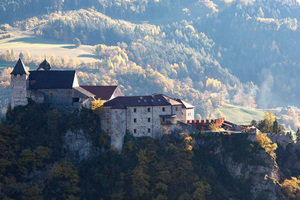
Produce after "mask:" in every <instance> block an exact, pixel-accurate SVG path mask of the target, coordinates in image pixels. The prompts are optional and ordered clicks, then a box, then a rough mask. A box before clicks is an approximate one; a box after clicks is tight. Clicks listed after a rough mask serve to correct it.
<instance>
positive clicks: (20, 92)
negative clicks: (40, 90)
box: [11, 58, 29, 109]
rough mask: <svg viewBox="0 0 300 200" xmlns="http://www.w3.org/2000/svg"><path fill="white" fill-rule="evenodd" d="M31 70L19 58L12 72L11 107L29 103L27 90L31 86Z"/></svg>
mask: <svg viewBox="0 0 300 200" xmlns="http://www.w3.org/2000/svg"><path fill="white" fill-rule="evenodd" d="M28 77H29V72H28V71H27V70H26V68H25V66H24V63H23V62H22V60H21V59H20V58H19V60H18V62H17V64H16V66H15V67H14V69H13V71H12V72H11V108H12V109H13V108H14V107H15V106H19V105H22V106H25V105H27V90H28V87H29V80H28Z"/></svg>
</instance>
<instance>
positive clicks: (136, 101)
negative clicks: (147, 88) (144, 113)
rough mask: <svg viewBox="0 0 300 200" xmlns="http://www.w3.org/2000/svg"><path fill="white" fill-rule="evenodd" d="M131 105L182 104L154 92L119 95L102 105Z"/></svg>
mask: <svg viewBox="0 0 300 200" xmlns="http://www.w3.org/2000/svg"><path fill="white" fill-rule="evenodd" d="M121 105H122V107H124V106H125V107H132V106H168V105H182V104H181V103H179V102H178V101H175V100H174V99H171V98H169V97H167V96H165V95H163V94H154V95H148V96H119V97H116V98H114V99H112V100H110V101H107V102H105V103H104V106H112V107H113V108H115V107H120V106H121Z"/></svg>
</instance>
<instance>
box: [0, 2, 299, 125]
mask: <svg viewBox="0 0 300 200" xmlns="http://www.w3.org/2000/svg"><path fill="white" fill-rule="evenodd" d="M0 7H1V11H3V12H1V14H0V22H1V23H2V25H1V27H0V30H1V31H0V38H4V39H1V40H0V52H1V53H2V54H1V55H0V57H1V61H0V62H1V67H3V65H5V66H10V67H13V65H14V62H13V60H14V59H16V58H17V56H18V54H19V53H20V52H22V53H23V54H25V52H26V55H27V58H26V59H27V60H26V61H25V63H26V64H27V65H28V66H29V67H30V68H33V69H34V68H36V66H37V65H38V64H39V62H40V61H41V59H43V58H44V56H47V58H49V59H48V60H50V63H51V64H52V65H53V66H54V67H56V68H72V69H74V68H76V69H77V70H78V71H80V72H82V73H81V77H79V78H80V81H81V83H82V84H87V83H88V84H104V85H106V84H119V85H121V88H123V92H124V94H126V95H143V94H151V93H165V94H167V95H169V96H171V97H173V96H176V97H180V98H182V99H184V100H187V101H189V102H191V103H192V104H194V105H195V106H196V107H197V110H196V114H197V118H198V119H199V118H215V117H220V116H224V113H222V107H223V106H224V104H225V103H230V104H234V105H239V106H245V107H246V108H245V109H246V110H247V107H251V108H255V107H258V108H263V109H270V108H273V107H276V106H283V107H287V106H288V105H296V106H297V105H298V101H297V99H298V98H299V97H298V94H299V92H298V90H299V89H298V87H297V86H298V85H299V84H298V79H297V77H296V75H297V74H298V70H299V66H298V65H299V64H298V63H299V60H298V56H297V55H298V54H299V48H298V45H297V44H298V43H299V42H298V40H299V39H298V37H297V35H298V31H299V28H298V19H299V9H298V8H299V3H298V2H297V1H291V0H285V1H275V2H272V1H227V0H226V1H223V0H214V1H211V0H208V1H206V0H205V1H202V0H200V1H199V0H197V1H196V0H188V1H183V0H178V1H167V0H163V1H155V0H149V1H145V0H142V1H117V0H113V1H106V0H104V1H88V2H84V1H72V0H68V1H62V0H58V1H53V2H43V1H25V2H21V1H10V0H9V1H5V2H2V3H0ZM5 38H6V39H5ZM75 38H77V39H78V40H79V41H80V43H81V46H79V47H78V48H75V45H74V39H75ZM7 49H13V50H14V52H11V51H7ZM12 54H13V55H12ZM28 54H29V57H28ZM2 76H6V75H5V74H4V75H2ZM6 80H7V78H6V77H4V78H1V80H0V81H2V82H1V83H2V85H3V87H2V88H6V87H8V89H9V84H8V83H7V82H6ZM137 84H138V85H139V86H140V87H136V85H137ZM6 91H8V90H5V91H4V93H5V95H4V96H5V98H6V97H7V96H8V94H7V93H6ZM1 98H2V97H1ZM1 101H2V102H8V100H7V99H1ZM4 108H5V106H4V107H3V108H2V110H3V109H4ZM288 109H289V108H288ZM220 111H221V112H220ZM279 113H280V114H279V117H281V115H286V113H287V111H286V110H285V108H284V109H283V111H282V112H279ZM295 113H296V116H295V117H294V119H295V118H296V119H295V120H296V121H295V120H294V122H287V124H289V125H290V126H291V127H293V128H292V129H293V130H296V129H295V128H294V127H297V126H298V124H299V117H298V113H299V111H298V109H297V108H296V110H295ZM246 115H247V111H246ZM292 116H293V115H292ZM228 117H229V118H230V116H228ZM245 119H247V120H248V117H245ZM282 120H283V121H286V118H282ZM289 121H291V120H290V119H289ZM240 122H243V123H249V121H242V120H240ZM289 125H287V126H289Z"/></svg>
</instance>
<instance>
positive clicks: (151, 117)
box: [11, 59, 194, 150]
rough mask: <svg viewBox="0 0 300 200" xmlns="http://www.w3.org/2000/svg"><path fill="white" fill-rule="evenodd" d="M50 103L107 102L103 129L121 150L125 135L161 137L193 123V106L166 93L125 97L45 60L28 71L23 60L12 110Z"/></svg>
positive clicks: (86, 104) (16, 73)
mask: <svg viewBox="0 0 300 200" xmlns="http://www.w3.org/2000/svg"><path fill="white" fill-rule="evenodd" d="M27 98H31V99H32V100H33V101H34V102H36V103H50V104H59V105H66V106H71V107H73V108H80V107H81V106H84V107H87V108H90V107H91V102H92V101H94V100H96V99H100V100H102V101H103V102H104V105H103V110H102V113H101V117H100V119H101V129H102V130H103V131H106V132H107V133H109V134H110V136H111V144H112V145H113V146H114V147H115V148H116V149H118V150H121V149H122V146H123V140H124V136H125V134H126V133H128V134H131V135H132V136H134V137H143V136H149V137H152V138H160V137H161V136H162V134H164V133H166V132H168V131H172V130H174V129H176V125H177V123H178V121H180V122H183V123H187V121H191V120H194V106H193V105H191V104H189V103H187V102H185V101H182V100H180V99H172V98H170V97H167V96H165V95H163V94H153V95H147V96H123V94H122V92H121V91H120V89H119V88H118V87H117V86H80V85H79V83H78V79H77V75H76V72H75V71H72V70H52V68H51V66H50V64H49V63H48V62H47V61H46V60H44V62H42V63H41V64H40V66H39V67H38V69H37V70H32V71H27V70H26V68H25V66H24V64H23V62H22V61H21V59H19V60H18V62H17V64H16V66H15V67H14V69H13V71H12V73H11V107H12V108H14V107H15V106H19V105H22V106H24V105H27V101H28V100H27Z"/></svg>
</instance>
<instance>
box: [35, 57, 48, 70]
mask: <svg viewBox="0 0 300 200" xmlns="http://www.w3.org/2000/svg"><path fill="white" fill-rule="evenodd" d="M37 70H38V71H39V70H45V71H50V70H52V67H51V66H50V64H49V63H48V62H47V60H46V58H45V60H44V61H43V62H42V63H41V64H40V66H39V68H38V69H37Z"/></svg>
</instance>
